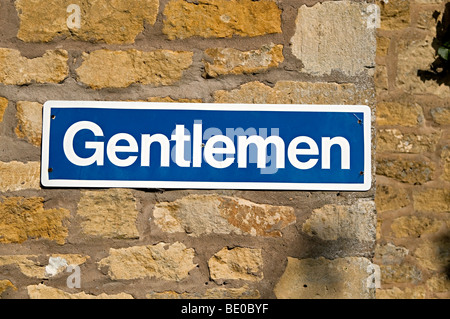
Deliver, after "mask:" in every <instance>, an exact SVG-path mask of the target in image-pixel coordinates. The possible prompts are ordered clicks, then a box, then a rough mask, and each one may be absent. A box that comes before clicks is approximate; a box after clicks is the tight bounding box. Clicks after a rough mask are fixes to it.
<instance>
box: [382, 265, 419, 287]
mask: <svg viewBox="0 0 450 319" xmlns="http://www.w3.org/2000/svg"><path fill="white" fill-rule="evenodd" d="M380 274H381V281H382V282H383V283H384V284H397V283H413V284H417V283H419V282H420V281H421V279H422V272H421V271H420V269H419V268H417V267H416V266H413V265H408V264H403V265H381V266H380Z"/></svg>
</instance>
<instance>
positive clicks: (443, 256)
mask: <svg viewBox="0 0 450 319" xmlns="http://www.w3.org/2000/svg"><path fill="white" fill-rule="evenodd" d="M449 246H450V245H449V241H448V236H447V237H445V236H443V237H441V238H439V239H438V240H435V241H431V240H424V241H423V242H422V243H421V244H420V245H419V247H417V249H416V250H415V251H414V256H415V257H416V258H417V261H418V263H419V265H420V266H421V267H423V268H425V269H426V270H430V271H439V272H445V270H446V269H447V267H448V264H449V263H450V254H449V253H448V252H449V248H450V247H449Z"/></svg>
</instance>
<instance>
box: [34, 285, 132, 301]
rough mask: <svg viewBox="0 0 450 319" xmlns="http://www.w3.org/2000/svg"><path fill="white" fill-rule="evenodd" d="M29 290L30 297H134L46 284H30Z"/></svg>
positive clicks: (122, 293)
mask: <svg viewBox="0 0 450 319" xmlns="http://www.w3.org/2000/svg"><path fill="white" fill-rule="evenodd" d="M27 291H28V296H29V297H30V299H133V296H132V295H130V294H127V293H124V292H121V293H118V294H113V295H108V294H105V293H102V294H100V295H91V294H87V293H85V292H84V291H82V292H77V293H69V292H65V291H64V290H61V289H58V288H53V287H49V286H46V285H44V284H38V285H30V286H28V287H27Z"/></svg>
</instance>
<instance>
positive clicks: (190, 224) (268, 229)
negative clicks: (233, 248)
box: [153, 195, 296, 237]
mask: <svg viewBox="0 0 450 319" xmlns="http://www.w3.org/2000/svg"><path fill="white" fill-rule="evenodd" d="M153 217H154V221H155V224H157V225H158V226H159V227H160V228H161V229H162V230H163V231H165V232H169V233H174V232H186V233H188V234H189V235H190V236H195V237H197V236H201V235H205V234H210V233H214V234H233V233H234V234H248V235H253V236H266V237H281V235H282V233H281V230H282V229H283V228H285V227H287V226H288V225H290V224H292V223H294V222H295V220H296V218H295V214H294V209H293V208H291V207H287V206H273V205H264V204H256V203H253V202H250V201H248V200H245V199H242V198H234V197H228V196H218V195H189V196H186V197H183V198H181V199H179V200H176V201H174V202H162V203H158V204H156V206H155V209H154V211H153Z"/></svg>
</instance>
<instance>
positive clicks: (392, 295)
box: [377, 286, 426, 299]
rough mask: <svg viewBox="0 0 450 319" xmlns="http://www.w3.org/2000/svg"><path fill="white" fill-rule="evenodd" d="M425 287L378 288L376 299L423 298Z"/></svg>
mask: <svg viewBox="0 0 450 319" xmlns="http://www.w3.org/2000/svg"><path fill="white" fill-rule="evenodd" d="M425 293H426V288H425V287H424V286H416V287H414V288H409V287H407V288H405V289H400V288H398V287H394V288H389V289H378V290H377V299H425Z"/></svg>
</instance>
